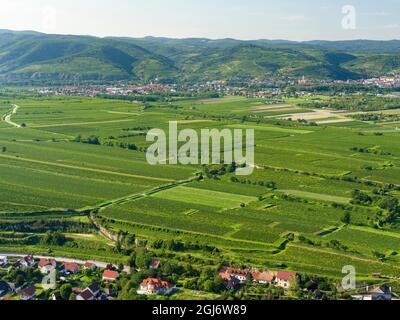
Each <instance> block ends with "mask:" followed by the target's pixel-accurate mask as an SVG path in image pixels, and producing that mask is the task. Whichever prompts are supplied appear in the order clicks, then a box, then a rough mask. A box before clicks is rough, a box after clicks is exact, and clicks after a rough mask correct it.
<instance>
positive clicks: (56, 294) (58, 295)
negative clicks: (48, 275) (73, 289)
mask: <svg viewBox="0 0 400 320" xmlns="http://www.w3.org/2000/svg"><path fill="white" fill-rule="evenodd" d="M51 298H52V299H53V300H54V301H62V300H63V298H62V297H61V293H59V292H54V293H53V294H52V295H51Z"/></svg>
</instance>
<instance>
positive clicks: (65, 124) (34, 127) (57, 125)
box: [30, 118, 134, 129]
mask: <svg viewBox="0 0 400 320" xmlns="http://www.w3.org/2000/svg"><path fill="white" fill-rule="evenodd" d="M132 120H134V119H133V118H132V119H120V120H106V121H91V122H72V123H58V124H45V125H37V126H31V127H30V128H33V129H39V128H54V127H68V126H80V125H92V124H107V123H120V122H129V121H132Z"/></svg>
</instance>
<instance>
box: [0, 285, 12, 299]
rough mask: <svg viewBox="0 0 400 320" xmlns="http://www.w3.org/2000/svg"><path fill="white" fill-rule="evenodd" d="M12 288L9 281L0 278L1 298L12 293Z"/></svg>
mask: <svg viewBox="0 0 400 320" xmlns="http://www.w3.org/2000/svg"><path fill="white" fill-rule="evenodd" d="M12 291H13V290H12V288H11V286H10V284H8V283H7V282H5V281H3V280H0V299H1V298H3V297H4V296H6V295H8V294H10V293H12Z"/></svg>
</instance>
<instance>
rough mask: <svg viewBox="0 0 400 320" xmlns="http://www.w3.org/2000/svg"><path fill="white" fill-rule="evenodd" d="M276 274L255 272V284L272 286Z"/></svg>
mask: <svg viewBox="0 0 400 320" xmlns="http://www.w3.org/2000/svg"><path fill="white" fill-rule="evenodd" d="M275 275H276V272H272V271H263V272H260V271H253V272H252V274H251V276H252V278H253V281H254V282H258V283H260V284H272V283H274V280H275Z"/></svg>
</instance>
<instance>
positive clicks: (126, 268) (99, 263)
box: [0, 252, 131, 273]
mask: <svg viewBox="0 0 400 320" xmlns="http://www.w3.org/2000/svg"><path fill="white" fill-rule="evenodd" d="M27 255H30V254H28V253H26V254H23V253H18V252H0V256H7V257H17V258H23V257H26V256H27ZM33 257H34V258H35V259H53V260H55V261H57V262H70V263H77V264H79V265H83V264H85V263H86V262H87V261H89V262H92V263H94V264H95V265H97V266H98V267H100V268H103V269H105V268H106V267H107V265H108V263H107V262H102V261H94V260H80V259H72V258H65V257H51V256H42V255H33ZM130 269H131V268H130V267H129V266H124V271H125V272H128V273H129V272H130Z"/></svg>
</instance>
